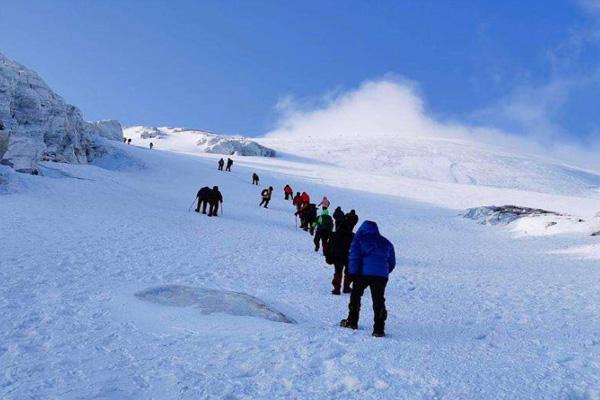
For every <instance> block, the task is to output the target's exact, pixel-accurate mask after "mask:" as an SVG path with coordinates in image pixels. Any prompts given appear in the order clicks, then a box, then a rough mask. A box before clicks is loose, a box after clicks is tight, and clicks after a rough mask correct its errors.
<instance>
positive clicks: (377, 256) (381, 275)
mask: <svg viewBox="0 0 600 400" xmlns="http://www.w3.org/2000/svg"><path fill="white" fill-rule="evenodd" d="M394 267H396V254H395V252H394V246H393V245H392V243H391V242H390V241H389V240H387V239H386V238H385V237H383V236H381V234H380V233H379V228H378V227H377V224H376V223H375V222H373V221H365V222H363V224H362V225H361V226H360V228H359V229H358V231H357V232H356V235H355V236H354V240H353V241H352V245H351V246H350V259H349V265H348V272H349V273H350V275H351V276H352V293H351V294H350V304H349V305H348V318H346V319H343V320H342V321H341V322H340V325H341V326H343V327H344V328H351V329H358V318H359V314H360V300H361V298H362V295H363V293H364V292H365V289H366V288H367V287H369V288H370V289H371V298H372V299H373V312H374V324H373V336H376V337H383V336H385V320H386V319H387V310H386V308H385V286H386V285H387V282H388V275H389V274H390V272H392V271H393V270H394Z"/></svg>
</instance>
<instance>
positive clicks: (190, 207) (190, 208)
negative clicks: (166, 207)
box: [188, 196, 198, 212]
mask: <svg viewBox="0 0 600 400" xmlns="http://www.w3.org/2000/svg"><path fill="white" fill-rule="evenodd" d="M197 198H198V196H196V199H197ZM196 199H194V201H192V204H190V206H189V207H188V212H190V211H192V206H193V205H194V203H195V202H196Z"/></svg>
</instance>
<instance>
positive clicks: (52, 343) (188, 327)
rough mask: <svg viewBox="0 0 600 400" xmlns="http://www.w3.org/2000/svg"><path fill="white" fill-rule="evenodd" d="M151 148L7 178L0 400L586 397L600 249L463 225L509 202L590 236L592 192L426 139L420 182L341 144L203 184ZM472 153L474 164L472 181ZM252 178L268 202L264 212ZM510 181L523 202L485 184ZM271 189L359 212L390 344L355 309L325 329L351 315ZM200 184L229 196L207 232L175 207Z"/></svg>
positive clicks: (573, 238) (572, 179)
mask: <svg viewBox="0 0 600 400" xmlns="http://www.w3.org/2000/svg"><path fill="white" fill-rule="evenodd" d="M157 142H158V143H159V144H157V148H155V149H154V150H149V149H147V146H146V145H145V143H144V145H143V147H137V146H128V145H126V144H123V143H114V142H113V144H111V145H110V151H108V152H107V155H106V156H105V157H103V158H102V159H99V160H95V161H94V163H93V164H92V165H74V164H60V163H58V164H56V163H42V165H43V168H45V171H44V173H45V176H30V175H24V174H16V173H15V172H14V171H13V170H12V169H10V168H7V167H3V166H0V179H1V180H2V181H3V182H4V183H2V184H0V188H2V189H0V221H1V224H2V225H1V226H2V229H0V254H1V255H2V256H1V258H0V264H1V265H0V279H1V281H2V285H0V337H1V338H2V341H1V343H0V365H2V373H1V374H0V398H2V399H19V400H20V399H24V398H60V399H82V398H101V399H109V398H110V399H132V398H140V399H141V398H158V399H387V398H390V399H396V398H398V399H400V398H406V399H594V398H598V396H600V391H599V389H598V388H599V387H600V320H599V315H600V313H599V307H600V306H599V305H600V291H598V281H599V279H600V269H599V268H598V266H599V264H598V258H594V256H593V254H598V237H597V236H590V235H588V234H580V233H573V232H555V234H551V235H544V236H537V235H522V236H520V237H518V238H515V233H514V232H512V226H514V225H513V224H518V223H520V221H522V222H525V221H527V219H522V220H517V221H513V222H511V223H510V224H508V225H506V226H504V225H496V226H484V225H480V224H477V223H475V222H474V221H472V220H468V219H465V218H463V217H462V216H461V214H462V213H463V212H464V209H465V208H467V207H479V206H489V205H493V204H498V205H503V204H515V205H519V206H523V207H526V206H529V207H532V208H543V209H547V210H551V211H556V212H558V213H561V214H569V215H571V216H573V217H574V218H579V217H581V218H582V219H585V220H586V221H593V215H594V214H595V212H597V211H598V208H599V205H598V204H599V203H598V199H597V197H594V196H593V194H592V191H588V190H587V189H586V187H585V186H586V185H587V184H589V185H590V186H593V184H594V182H595V179H596V178H595V177H594V175H593V174H592V175H586V174H581V173H580V172H578V171H577V172H574V173H573V174H571V172H569V171H570V170H568V169H565V170H561V169H560V167H559V166H553V167H552V168H554V169H552V168H551V169H550V171H551V172H548V171H546V170H543V169H541V168H539V169H538V168H537V167H535V168H532V169H531V171H533V172H532V175H529V170H525V169H524V170H522V171H521V173H520V174H519V175H517V176H515V177H514V178H513V180H512V181H510V180H509V179H508V176H509V175H510V173H509V172H507V171H516V169H518V168H517V166H516V165H521V166H522V167H523V168H525V165H526V164H524V163H525V161H524V160H523V159H521V158H519V159H518V160H521V161H518V162H517V161H514V162H513V161H511V160H514V159H513V158H511V157H507V158H503V159H494V156H493V153H490V152H487V151H486V152H483V153H482V152H474V153H471V154H467V153H469V151H470V149H471V148H470V147H468V146H460V145H459V144H457V143H452V144H451V145H450V146H451V147H452V148H453V149H455V150H457V151H458V149H461V151H462V153H460V154H458V155H456V154H450V153H452V152H451V151H449V149H448V148H447V147H443V146H442V147H441V148H439V149H438V150H435V148H434V147H433V146H434V145H435V144H436V143H438V142H436V141H430V142H427V144H421V145H418V146H417V147H413V150H411V151H412V152H413V153H411V154H413V155H414V157H413V161H412V162H409V161H408V160H405V161H404V162H405V165H406V166H407V167H406V168H409V167H410V168H412V169H413V170H415V171H420V172H419V174H425V173H426V172H427V173H431V174H432V175H428V176H421V175H418V174H416V175H418V176H416V175H415V174H413V173H411V174H408V175H411V176H405V174H403V173H402V171H403V170H402V169H399V170H395V171H394V172H393V173H392V171H386V169H385V168H380V167H384V166H385V165H392V164H394V163H396V161H398V160H401V159H402V154H408V153H409V151H408V150H407V151H406V152H404V153H401V154H400V155H398V153H396V152H395V151H394V152H393V154H394V157H392V159H391V160H387V161H386V159H384V158H382V157H380V156H379V155H377V156H376V157H374V158H372V155H373V154H378V153H377V151H378V149H377V148H373V150H372V151H373V152H374V153H373V152H371V150H370V148H364V149H361V151H362V152H364V154H365V156H364V158H359V156H360V157H362V154H363V153H359V152H358V150H357V149H356V148H354V147H353V146H351V145H350V144H348V149H349V150H348V151H349V154H348V155H344V153H343V152H342V151H341V150H337V151H336V152H333V153H331V154H332V155H331V157H330V156H328V154H329V153H327V151H326V150H324V149H325V147H324V149H323V150H319V151H320V152H321V155H320V156H319V158H320V160H314V159H307V158H306V157H309V156H311V155H314V154H313V153H312V152H309V151H308V145H307V147H306V149H305V150H302V149H299V151H298V154H299V155H295V154H290V153H294V150H295V149H294V147H293V146H284V145H283V144H282V145H281V146H279V147H275V148H276V150H281V151H282V156H281V157H276V158H265V157H243V158H242V157H234V158H235V161H236V163H235V164H234V168H233V172H231V173H228V172H219V171H217V170H216V160H217V159H218V158H220V156H219V155H214V154H206V153H203V152H197V153H195V154H178V153H175V152H172V151H161V149H160V143H161V142H160V141H157ZM273 143H274V142H273ZM193 145H194V146H195V144H193ZM415 146H416V145H415ZM416 148H421V149H425V148H426V149H427V152H426V153H425V154H424V155H421V156H419V155H418V154H419V153H418V152H417V150H416ZM186 149H187V150H183V151H186V152H189V149H188V148H186ZM392 150H393V149H390V151H392ZM436 153H437V154H443V157H442V156H440V157H442V158H444V159H445V158H446V157H452V158H451V159H452V160H456V158H457V157H460V158H461V159H462V160H467V159H469V160H472V163H473V164H472V165H471V164H468V163H467V162H466V161H464V165H467V166H469V168H470V169H469V172H465V171H463V173H464V174H466V175H468V176H472V177H473V178H474V181H473V182H471V181H469V182H466V183H465V182H460V183H456V182H455V180H454V179H453V178H450V179H447V178H443V179H442V178H439V179H438V178H436V179H432V178H433V174H434V173H437V172H435V171H428V170H429V169H430V168H431V166H432V165H438V164H439V161H435V160H431V162H430V164H428V162H426V160H427V159H428V157H430V156H432V155H433V154H436ZM482 154H486V157H489V160H490V162H489V163H487V164H486V163H482V164H478V162H479V161H478V160H481V158H480V157H483V156H482ZM353 156H356V157H357V164H356V165H350V164H349V160H350V157H353ZM342 157H348V158H345V159H344V160H342V159H341V158H342ZM338 158H339V160H338ZM367 159H372V160H373V162H374V163H375V164H376V165H374V166H373V168H374V170H368V169H366V168H367V164H361V163H364V162H366V160H367ZM418 159H420V160H421V161H418ZM338 161H339V163H340V165H335V164H334V162H336V163H337V162H338ZM521 162H522V163H521ZM531 162H532V163H533V164H532V165H534V166H535V165H537V166H539V165H542V164H535V160H532V161H531ZM515 163H516V164H515ZM519 163H521V164H519ZM439 165H441V164H439ZM500 165H506V168H507V169H506V170H501V171H498V170H497V168H498V166H500ZM446 167H447V165H446ZM446 167H444V168H446ZM444 168H442V167H440V168H438V170H439V171H441V170H443V169H444ZM514 168H516V169H514ZM359 169H362V170H359ZM433 169H435V168H433ZM488 169H489V174H487V175H486V174H485V172H486V171H487V170H488ZM552 171H553V172H552ZM561 171H562V172H561ZM252 172H257V173H258V174H259V175H260V178H261V184H262V185H263V186H266V185H272V186H273V187H275V188H276V192H275V197H274V199H273V201H272V203H271V205H270V208H269V209H267V210H265V209H263V208H260V207H258V203H259V201H260V199H259V195H260V191H261V189H262V186H261V187H257V186H253V185H251V174H252ZM475 172H477V174H475ZM534 172H535V173H534ZM545 173H552V174H554V173H556V175H555V181H554V184H555V185H556V187H557V188H558V189H557V190H550V189H551V187H550V185H551V182H552V180H551V179H550V178H549V177H548V179H547V180H546V181H542V182H541V183H538V184H539V185H542V187H541V188H542V189H544V190H543V192H540V191H536V190H535V189H536V188H535V187H533V186H530V185H531V184H532V181H533V180H535V179H534V178H532V176H541V175H543V174H545ZM509 181H510V182H517V181H518V182H521V183H519V185H518V186H519V189H515V188H504V187H500V186H502V185H504V183H506V182H509ZM484 182H488V183H490V182H500V183H502V182H504V183H502V185H495V186H494V185H491V186H488V185H485V186H483V183H484ZM510 182H509V183H510ZM523 182H524V183H523ZM586 182H587V183H586ZM285 184H290V185H291V186H292V187H293V189H294V190H295V191H297V190H300V191H307V192H309V193H310V194H311V196H312V197H313V198H314V199H318V198H319V197H321V196H323V195H327V196H328V197H329V199H330V200H331V201H332V205H333V206H334V207H335V206H338V205H339V206H341V207H342V208H343V209H344V210H346V211H347V210H349V209H351V208H354V209H356V211H357V213H358V215H359V217H360V220H361V222H362V221H364V220H365V219H371V220H374V221H377V222H378V224H379V227H380V230H381V232H382V234H384V235H385V236H386V237H388V238H389V239H390V240H391V241H392V242H393V243H394V245H395V247H396V251H397V256H398V257H397V258H398V266H397V268H396V270H395V271H394V273H393V274H392V275H391V277H390V282H389V284H388V288H387V292H386V301H387V308H388V312H389V318H388V321H387V324H386V333H387V334H388V337H386V338H384V339H377V338H373V337H371V335H370V333H371V329H370V327H371V324H372V311H371V301H370V299H369V296H368V295H366V296H365V297H364V298H363V306H362V311H361V320H360V323H359V325H360V329H359V330H358V331H355V332H354V331H349V330H345V329H342V328H340V327H338V326H337V325H338V323H339V320H340V319H341V318H344V317H345V316H346V313H347V305H348V297H347V296H332V295H331V294H330V290H331V284H330V281H331V278H332V268H331V267H330V266H328V265H327V264H325V262H324V260H323V257H322V256H321V255H319V254H317V253H315V252H314V251H313V249H312V244H311V238H310V237H309V236H308V235H307V234H306V233H305V232H303V231H301V230H298V229H296V227H295V221H294V216H293V213H292V211H293V207H292V205H291V204H290V203H289V202H286V201H284V200H283V193H282V188H283V186H284V185H285ZM205 185H210V186H212V185H218V186H219V187H220V189H221V191H222V192H223V195H224V197H225V203H224V210H223V211H224V214H223V215H221V216H219V217H218V218H207V217H205V216H202V215H199V214H196V213H194V212H190V211H189V209H190V207H192V206H193V204H192V201H193V200H194V196H195V194H196V191H197V190H198V188H199V187H201V186H205ZM505 186H514V185H512V183H511V184H508V183H507V184H506V185H505ZM568 188H572V189H573V191H572V192H569V190H568ZM549 217H554V216H549ZM588 217H590V218H588ZM359 223H360V222H359ZM590 223H591V222H590ZM544 226H545V225H544ZM540 229H545V228H540ZM598 230H600V228H599V229H598ZM274 316H280V317H281V316H285V318H288V319H289V320H293V321H295V322H296V323H293V324H292V323H281V322H279V321H277V318H273V317H274ZM270 317H271V318H270ZM282 318H283V317H282ZM274 319H275V320H274Z"/></svg>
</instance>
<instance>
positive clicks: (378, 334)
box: [372, 331, 385, 337]
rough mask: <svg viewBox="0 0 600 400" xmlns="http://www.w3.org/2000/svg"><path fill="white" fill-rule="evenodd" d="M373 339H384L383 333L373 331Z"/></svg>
mask: <svg viewBox="0 0 600 400" xmlns="http://www.w3.org/2000/svg"><path fill="white" fill-rule="evenodd" d="M372 336H373V337H385V333H384V332H383V331H373V334H372Z"/></svg>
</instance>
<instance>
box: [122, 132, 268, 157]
mask: <svg viewBox="0 0 600 400" xmlns="http://www.w3.org/2000/svg"><path fill="white" fill-rule="evenodd" d="M124 134H125V137H127V138H131V140H132V143H133V144H136V145H140V146H145V147H148V146H149V145H150V143H151V142H152V143H153V144H154V146H156V147H157V149H162V150H170V151H177V152H183V153H214V154H225V155H239V156H256V157H274V156H275V151H274V150H272V149H269V148H267V147H265V146H261V145H260V144H258V143H256V142H255V141H252V140H250V139H247V138H243V137H238V136H223V135H216V134H214V133H210V132H204V131H200V130H196V129H187V128H168V127H159V128H157V127H147V126H131V127H128V128H126V129H125V131H124Z"/></svg>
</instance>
